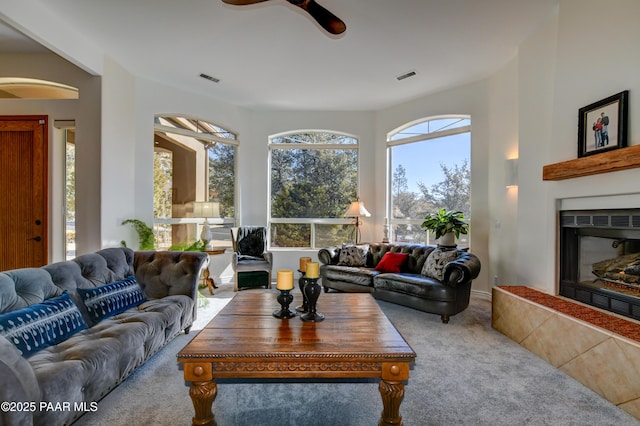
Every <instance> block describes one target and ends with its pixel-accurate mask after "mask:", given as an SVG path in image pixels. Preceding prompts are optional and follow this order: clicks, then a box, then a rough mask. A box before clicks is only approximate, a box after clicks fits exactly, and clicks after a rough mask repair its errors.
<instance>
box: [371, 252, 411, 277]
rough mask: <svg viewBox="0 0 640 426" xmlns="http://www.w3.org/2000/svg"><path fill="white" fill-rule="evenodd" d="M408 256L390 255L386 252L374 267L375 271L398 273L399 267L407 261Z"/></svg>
mask: <svg viewBox="0 0 640 426" xmlns="http://www.w3.org/2000/svg"><path fill="white" fill-rule="evenodd" d="M408 257H409V255H408V254H407V253H391V252H387V253H385V254H384V256H382V259H380V262H378V264H377V265H376V267H375V270H376V271H380V272H396V273H398V272H400V267H401V266H402V264H403V263H404V262H405V261H406V260H407V258H408Z"/></svg>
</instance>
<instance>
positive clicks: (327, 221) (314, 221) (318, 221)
mask: <svg viewBox="0 0 640 426" xmlns="http://www.w3.org/2000/svg"><path fill="white" fill-rule="evenodd" d="M298 133H330V134H334V135H341V136H345V137H348V138H352V139H353V140H355V143H352V144H335V143H334V144H310V143H295V144H294V143H274V142H272V140H274V139H276V138H282V137H284V136H287V135H294V134H298ZM275 149H289V150H293V149H297V150H300V149H313V150H327V149H331V150H355V151H356V155H357V161H356V164H357V165H356V169H357V170H356V194H359V193H360V139H359V138H358V136H357V135H354V134H350V133H346V132H340V131H336V130H326V129H298V130H290V131H286V132H281V133H276V134H273V135H270V136H269V159H268V167H267V173H268V188H267V218H268V219H267V229H268V233H269V236H268V248H269V249H270V250H276V251H277V250H317V249H319V248H321V247H317V246H316V225H351V224H353V219H352V218H275V217H273V216H272V214H271V211H272V206H271V195H272V194H271V188H272V183H271V178H272V176H271V172H272V171H271V165H272V152H273V150H275ZM356 196H357V195H356ZM347 207H348V206H345V211H346V208H347ZM277 223H285V224H304V225H307V224H308V225H310V227H311V233H310V234H311V235H310V240H309V244H310V245H309V246H308V247H307V246H305V247H275V246H272V245H271V235H270V232H271V225H272V224H277Z"/></svg>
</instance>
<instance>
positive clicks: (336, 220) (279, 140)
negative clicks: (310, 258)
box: [270, 131, 358, 248]
mask: <svg viewBox="0 0 640 426" xmlns="http://www.w3.org/2000/svg"><path fill="white" fill-rule="evenodd" d="M270 162H271V177H270V218H271V219H270V221H271V225H270V231H271V232H270V244H271V246H272V247H311V248H316V247H325V246H328V245H333V244H341V243H343V242H346V241H348V240H349V239H350V238H351V236H350V235H351V232H352V226H351V225H350V221H349V220H348V219H345V218H344V212H345V211H346V209H347V207H348V206H349V203H350V202H351V201H352V200H354V199H355V197H356V196H357V182H358V141H357V139H356V138H354V137H352V136H349V135H345V134H341V133H334V132H326V131H324V132H323V131H308V132H295V133H287V134H283V135H278V136H274V137H272V138H271V139H270Z"/></svg>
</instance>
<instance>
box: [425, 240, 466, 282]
mask: <svg viewBox="0 0 640 426" xmlns="http://www.w3.org/2000/svg"><path fill="white" fill-rule="evenodd" d="M457 258H458V250H456V249H453V250H445V249H443V248H440V247H438V248H436V249H434V250H433V251H432V252H431V253H429V256H427V260H425V261H424V266H423V267H422V272H421V273H422V275H424V276H427V277H429V278H433V279H435V280H438V281H441V280H442V271H443V270H444V265H446V264H447V263H449V262H451V261H452V260H455V259H457Z"/></svg>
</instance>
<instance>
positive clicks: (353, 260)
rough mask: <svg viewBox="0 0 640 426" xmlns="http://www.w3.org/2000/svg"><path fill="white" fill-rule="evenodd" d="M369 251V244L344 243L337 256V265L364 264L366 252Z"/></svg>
mask: <svg viewBox="0 0 640 426" xmlns="http://www.w3.org/2000/svg"><path fill="white" fill-rule="evenodd" d="M368 253H369V245H368V244H364V245H361V246H356V245H353V244H345V245H343V246H342V248H341V249H340V256H339V257H338V265H341V266H365V265H366V264H367V254H368Z"/></svg>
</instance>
